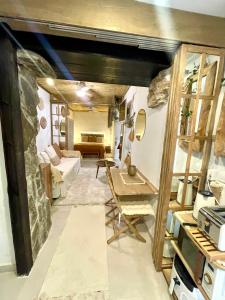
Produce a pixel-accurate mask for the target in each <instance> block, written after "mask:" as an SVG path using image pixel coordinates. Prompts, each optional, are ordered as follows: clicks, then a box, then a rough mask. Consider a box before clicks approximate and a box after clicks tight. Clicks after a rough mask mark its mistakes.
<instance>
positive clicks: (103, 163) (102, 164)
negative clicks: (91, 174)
mask: <svg viewBox="0 0 225 300" xmlns="http://www.w3.org/2000/svg"><path fill="white" fill-rule="evenodd" d="M115 165H116V163H115V162H114V161H112V160H108V159H100V160H98V161H97V162H96V166H97V172H96V178H97V177H98V170H99V168H100V167H106V166H107V167H109V168H111V167H114V166H115Z"/></svg>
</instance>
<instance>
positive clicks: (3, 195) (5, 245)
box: [0, 124, 15, 270]
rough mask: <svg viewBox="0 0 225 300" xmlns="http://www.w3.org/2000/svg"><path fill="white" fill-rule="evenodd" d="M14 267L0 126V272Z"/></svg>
mask: <svg viewBox="0 0 225 300" xmlns="http://www.w3.org/2000/svg"><path fill="white" fill-rule="evenodd" d="M13 265H15V256H14V246H13V240H12V229H11V221H10V213H9V198H8V192H7V177H6V171H5V159H4V152H3V143H2V129H1V124H0V270H1V269H3V270H4V269H5V270H6V269H8V267H10V266H13Z"/></svg>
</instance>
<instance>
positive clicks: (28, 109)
mask: <svg viewBox="0 0 225 300" xmlns="http://www.w3.org/2000/svg"><path fill="white" fill-rule="evenodd" d="M31 55H32V53H29V58H30V57H31ZM34 55H35V57H36V58H37V55H36V54H34ZM17 56H18V74H19V75H18V76H19V89H20V99H21V111H22V125H23V135H24V156H25V169H26V180H27V193H28V204H29V219H30V229H31V243H32V253H33V259H34V260H35V259H36V257H37V255H38V252H39V250H40V249H41V247H42V245H43V244H44V242H45V241H46V239H47V236H48V233H49V230H50V227H51V215H50V204H49V200H48V198H47V196H46V194H45V192H44V187H43V184H42V181H41V174H40V170H39V163H38V157H37V148H36V135H37V133H38V129H37V128H38V118H37V109H36V106H37V104H38V102H39V98H38V94H37V89H38V87H37V83H36V76H37V73H36V72H35V70H34V69H33V68H32V67H31V65H32V63H30V62H29V60H30V59H29V58H28V59H27V53H26V52H23V51H19V52H18V55H17ZM24 58H25V59H24ZM39 67H41V66H39ZM39 67H38V68H39ZM39 71H40V68H39Z"/></svg>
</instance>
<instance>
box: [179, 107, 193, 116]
mask: <svg viewBox="0 0 225 300" xmlns="http://www.w3.org/2000/svg"><path fill="white" fill-rule="evenodd" d="M192 112H193V111H192V110H189V108H188V106H186V109H185V110H182V111H181V116H182V117H185V118H189V117H190V116H191V115H192Z"/></svg>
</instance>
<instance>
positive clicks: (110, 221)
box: [105, 213, 119, 226]
mask: <svg viewBox="0 0 225 300" xmlns="http://www.w3.org/2000/svg"><path fill="white" fill-rule="evenodd" d="M118 215H119V213H116V214H115V215H114V216H113V217H111V218H110V219H109V220H108V221H107V222H106V223H105V225H106V226H107V225H109V224H110V223H112V222H114V220H115V219H116V218H117V217H118Z"/></svg>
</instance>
